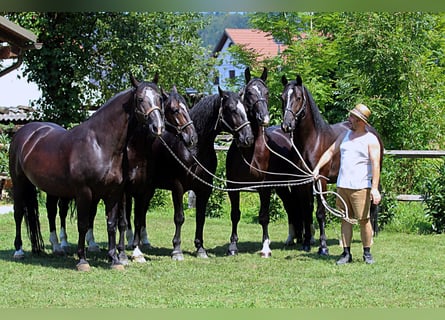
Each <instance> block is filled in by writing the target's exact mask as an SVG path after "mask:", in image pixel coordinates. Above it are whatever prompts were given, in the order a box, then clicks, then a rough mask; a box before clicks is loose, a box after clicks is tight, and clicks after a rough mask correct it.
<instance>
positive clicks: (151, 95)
mask: <svg viewBox="0 0 445 320" xmlns="http://www.w3.org/2000/svg"><path fill="white" fill-rule="evenodd" d="M156 96H157V94H156V92H155V91H154V90H152V89H148V88H147V90H145V97H146V98H147V100H148V102H149V103H150V105H151V106H152V107H158V108H159V109H160V108H161V106H158V105H157V104H156ZM155 114H156V122H157V123H158V124H161V123H162V122H163V121H164V120H163V119H162V117H161V114H160V112H155Z"/></svg>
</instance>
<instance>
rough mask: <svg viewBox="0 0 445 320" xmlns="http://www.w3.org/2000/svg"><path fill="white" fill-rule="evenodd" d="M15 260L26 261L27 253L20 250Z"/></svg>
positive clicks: (15, 254)
mask: <svg viewBox="0 0 445 320" xmlns="http://www.w3.org/2000/svg"><path fill="white" fill-rule="evenodd" d="M13 258H14V259H15V260H22V259H25V253H24V252H23V250H18V251H16V252H14V256H13Z"/></svg>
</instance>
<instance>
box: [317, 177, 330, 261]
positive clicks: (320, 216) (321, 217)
mask: <svg viewBox="0 0 445 320" xmlns="http://www.w3.org/2000/svg"><path fill="white" fill-rule="evenodd" d="M322 190H323V191H324V190H326V185H324V189H323V184H322ZM315 215H316V218H317V222H318V226H319V228H320V246H319V248H318V254H319V255H322V256H328V255H329V249H328V245H327V237H326V231H325V229H326V211H325V208H324V206H323V203H322V202H321V199H320V196H317V211H316V213H315Z"/></svg>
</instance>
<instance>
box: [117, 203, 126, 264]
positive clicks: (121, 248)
mask: <svg viewBox="0 0 445 320" xmlns="http://www.w3.org/2000/svg"><path fill="white" fill-rule="evenodd" d="M125 204H126V197H125V195H124V197H123V201H122V202H119V203H118V210H119V211H118V217H117V219H118V229H119V242H118V244H117V250H118V252H119V261H120V262H121V263H122V264H123V265H128V257H127V254H126V252H125V231H126V230H127V216H126V212H125V207H126V205H125Z"/></svg>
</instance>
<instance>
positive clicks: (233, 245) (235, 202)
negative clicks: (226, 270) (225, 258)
mask: <svg viewBox="0 0 445 320" xmlns="http://www.w3.org/2000/svg"><path fill="white" fill-rule="evenodd" d="M228 193H229V199H230V208H231V209H230V219H231V221H232V234H231V235H230V244H229V248H228V249H227V254H228V255H229V256H234V255H237V254H238V223H239V221H240V219H241V210H240V209H239V204H240V192H239V191H229V192H228Z"/></svg>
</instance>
